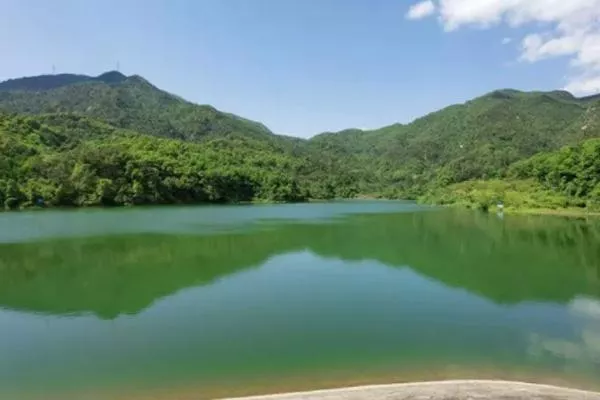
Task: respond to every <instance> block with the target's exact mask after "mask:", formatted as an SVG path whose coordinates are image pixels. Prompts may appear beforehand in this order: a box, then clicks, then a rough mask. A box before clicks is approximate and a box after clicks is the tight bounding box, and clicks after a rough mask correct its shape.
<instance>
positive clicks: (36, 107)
mask: <svg viewBox="0 0 600 400" xmlns="http://www.w3.org/2000/svg"><path fill="white" fill-rule="evenodd" d="M599 137H600V96H591V97H585V98H576V97H574V96H573V95H571V94H570V93H568V92H565V91H553V92H521V91H517V90H510V89H504V90H497V91H494V92H491V93H488V94H485V95H483V96H481V97H478V98H476V99H473V100H471V101H468V102H466V103H464V104H458V105H453V106H450V107H447V108H444V109H442V110H439V111H436V112H433V113H431V114H428V115H426V116H424V117H422V118H419V119H417V120H415V121H413V122H411V123H409V124H393V125H390V126H386V127H382V128H380V129H376V130H369V131H364V130H358V129H348V130H344V131H341V132H327V133H322V134H318V135H316V136H314V137H313V138H311V139H308V140H305V139H298V138H293V137H288V136H281V135H276V134H275V133H273V132H271V131H270V130H269V129H268V128H267V127H266V126H265V125H263V124H262V123H260V122H255V121H251V120H248V119H245V118H242V117H239V116H236V115H233V114H230V113H227V112H223V111H219V110H217V109H215V108H214V107H212V106H209V105H198V104H194V103H191V102H189V101H186V100H184V99H182V98H180V97H178V96H176V95H173V94H170V93H168V92H165V91H163V90H160V89H159V88H157V87H155V86H154V85H152V84H151V83H150V82H148V81H147V80H145V79H144V78H142V77H140V76H138V75H132V76H125V75H123V74H121V73H120V72H117V71H110V72H106V73H104V74H101V75H99V76H97V77H91V76H86V75H75V74H60V75H42V76H36V77H27V78H19V79H12V80H8V81H4V82H1V83H0V149H1V150H2V154H3V155H4V157H3V160H1V161H0V201H1V202H2V203H4V205H5V207H7V208H17V207H25V206H30V205H35V204H42V203H43V204H45V205H49V206H53V205H71V206H86V205H122V204H148V203H184V202H206V201H208V202H238V201H255V200H269V201H302V200H305V199H308V198H313V199H328V198H334V197H344V198H348V197H354V196H357V195H363V196H377V197H388V198H422V199H427V200H428V201H432V202H442V203H455V202H464V203H465V204H469V205H472V204H477V205H479V206H481V207H482V208H486V207H487V206H489V205H490V204H492V203H493V202H495V201H497V200H499V199H501V198H504V197H506V195H507V190H512V189H510V188H513V189H514V188H515V187H518V188H521V189H522V188H534V189H531V190H535V192H536V194H539V193H543V194H544V195H543V196H521V197H519V196H516V197H515V196H512V201H513V202H514V203H515V204H517V203H519V202H523V203H527V204H526V205H527V206H540V207H545V206H550V205H551V206H552V207H558V206H561V207H569V206H577V207H596V204H598V203H600V184H599V182H600V165H599V164H598V163H600V161H598V160H600V145H599V144H598V139H597V138H599ZM565 146H567V147H566V148H565ZM525 166H526V167H525ZM499 182H500V183H499ZM509 183H510V184H509ZM457 185H458V187H457ZM461 185H462V186H461ZM465 185H467V186H468V188H469V189H468V190H466V189H465ZM511 185H512V186H511ZM515 185H516V186H515ZM521 189H519V190H517V191H522V190H521ZM515 190H516V189H515ZM456 193H460V194H461V195H460V196H455V194H456Z"/></svg>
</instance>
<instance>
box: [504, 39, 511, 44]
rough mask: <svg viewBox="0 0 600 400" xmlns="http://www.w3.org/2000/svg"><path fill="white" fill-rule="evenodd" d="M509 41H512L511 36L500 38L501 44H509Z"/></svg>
mask: <svg viewBox="0 0 600 400" xmlns="http://www.w3.org/2000/svg"><path fill="white" fill-rule="evenodd" d="M510 42H512V38H509V37H505V38H503V39H502V44H509V43H510Z"/></svg>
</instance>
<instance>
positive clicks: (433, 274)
mask: <svg viewBox="0 0 600 400" xmlns="http://www.w3.org/2000/svg"><path fill="white" fill-rule="evenodd" d="M0 327H1V329H0V398H5V397H6V398H12V399H49V398H57V399H58V398H61V399H62V398H69V396H71V397H72V398H77V399H88V398H89V399H96V398H98V399H107V398H108V399H112V398H114V399H120V398H129V397H131V398H169V397H173V398H180V397H182V396H183V394H184V393H185V394H189V395H190V398H207V397H213V396H225V395H237V394H250V393H267V392H273V391H280V390H300V389H313V388H321V387H331V386H340V385H346V384H357V383H378V382H399V381H407V380H428V379H441V378H447V377H450V378H493V377H499V378H509V379H520V380H528V381H540V382H558V383H561V384H567V385H569V386H574V387H595V388H597V387H598V386H600V378H599V377H600V226H598V225H597V224H596V223H593V222H585V221H577V220H566V219H561V218H556V217H518V216H506V217H503V218H500V217H498V216H497V215H494V214H490V215H486V214H478V213H472V212H455V211H449V210H433V209H422V208H420V207H418V206H416V205H414V204H411V203H403V202H340V203H319V204H302V205H261V206H231V207H162V208H135V209H118V210H79V211H50V212H33V213H10V214H0ZM147 396H148V397H147ZM192 396H193V397H192Z"/></svg>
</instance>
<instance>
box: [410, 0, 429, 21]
mask: <svg viewBox="0 0 600 400" xmlns="http://www.w3.org/2000/svg"><path fill="white" fill-rule="evenodd" d="M433 13H435V4H433V1H431V0H426V1H422V2H420V3H417V4H415V5H413V6H411V7H410V9H409V10H408V12H407V13H406V18H408V19H421V18H425V17H428V16H430V15H432V14H433Z"/></svg>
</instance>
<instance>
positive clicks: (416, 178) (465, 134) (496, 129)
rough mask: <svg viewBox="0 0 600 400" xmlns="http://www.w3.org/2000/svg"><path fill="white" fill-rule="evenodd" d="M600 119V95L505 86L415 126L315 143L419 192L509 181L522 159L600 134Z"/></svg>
mask: <svg viewBox="0 0 600 400" xmlns="http://www.w3.org/2000/svg"><path fill="white" fill-rule="evenodd" d="M599 117H600V111H599V108H598V104H597V103H595V102H594V101H593V99H577V98H575V97H573V96H572V95H570V94H569V93H567V92H549V93H544V92H531V93H524V92H518V91H515V90H501V91H496V92H492V93H490V94H487V95H485V96H482V97H479V98H477V99H474V100H472V101H469V102H467V103H465V104H461V105H454V106H450V107H447V108H445V109H443V110H440V111H437V112H434V113H432V114H429V115H427V116H425V117H423V118H419V119H417V120H415V121H414V122H412V123H411V124H408V125H400V124H396V125H392V126H389V127H384V128H381V129H378V130H373V131H357V130H349V131H342V132H339V133H333V134H332V133H326V134H322V135H318V136H316V137H315V138H313V139H312V140H311V146H312V147H313V148H314V149H316V150H317V151H328V152H330V153H331V154H332V155H333V156H334V157H335V158H336V159H337V160H338V163H339V164H340V165H347V166H349V168H352V166H354V165H363V170H362V171H363V175H364V178H363V180H364V181H363V185H364V186H366V187H369V186H371V187H373V186H375V187H385V188H387V190H388V194H389V192H392V191H391V190H390V189H393V191H395V193H396V194H397V195H400V196H403V197H407V196H408V197H414V196H418V195H419V194H422V193H424V192H425V191H427V190H428V189H429V188H431V187H432V186H433V187H438V186H446V185H449V184H452V183H457V182H462V181H466V180H471V179H490V178H502V177H504V176H505V174H506V172H507V171H508V167H509V166H510V165H511V164H512V163H514V162H516V161H519V160H522V159H525V158H528V157H530V156H532V155H534V154H536V153H538V152H542V151H550V150H555V149H558V148H560V147H562V146H564V145H567V144H574V143H578V142H580V141H582V140H585V139H587V138H592V137H598V136H600V129H598V127H599V124H598V121H599V120H600V118H599ZM368 179H370V180H371V181H370V182H369V181H368ZM365 182H366V183H365ZM392 194H393V192H392Z"/></svg>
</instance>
